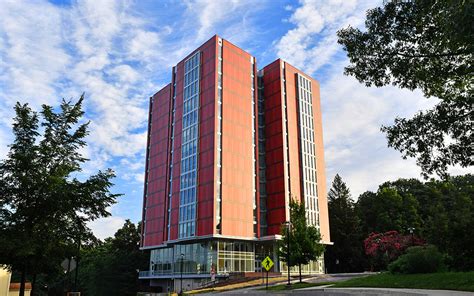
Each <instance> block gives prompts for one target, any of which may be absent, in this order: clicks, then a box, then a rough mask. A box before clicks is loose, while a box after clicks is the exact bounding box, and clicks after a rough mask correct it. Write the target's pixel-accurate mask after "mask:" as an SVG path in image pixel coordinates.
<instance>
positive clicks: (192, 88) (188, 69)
mask: <svg viewBox="0 0 474 296" xmlns="http://www.w3.org/2000/svg"><path fill="white" fill-rule="evenodd" d="M200 60H201V54H200V52H196V53H195V54H194V55H193V56H191V57H190V58H189V59H188V60H186V61H185V62H184V88H183V117H182V133H181V166H180V167H181V173H180V185H179V187H180V191H179V228H178V237H179V238H186V237H192V236H195V235H196V207H197V206H196V204H197V173H198V168H197V164H198V139H199V81H200Z"/></svg>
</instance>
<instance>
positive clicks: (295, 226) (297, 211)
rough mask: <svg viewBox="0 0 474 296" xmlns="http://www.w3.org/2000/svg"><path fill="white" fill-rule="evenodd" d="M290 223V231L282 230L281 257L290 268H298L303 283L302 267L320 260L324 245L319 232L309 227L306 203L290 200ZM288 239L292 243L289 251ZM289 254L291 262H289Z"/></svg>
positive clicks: (313, 227)
mask: <svg viewBox="0 0 474 296" xmlns="http://www.w3.org/2000/svg"><path fill="white" fill-rule="evenodd" d="M290 221H291V227H290V228H289V229H288V228H286V227H284V228H282V240H281V241H280V248H279V256H280V258H281V260H282V261H283V262H285V263H286V264H287V265H288V268H290V267H292V266H298V270H299V275H300V282H302V276H301V267H302V265H305V264H309V263H310V261H313V260H316V259H318V258H319V257H320V256H321V255H322V254H323V253H324V245H323V244H321V235H320V233H319V230H318V229H317V228H316V227H315V226H313V225H308V222H307V217H306V207H305V205H304V203H299V202H298V201H296V200H294V199H290ZM288 239H289V241H290V248H289V250H288V244H287V242H288ZM288 252H289V259H290V262H287V261H288V259H287V258H288Z"/></svg>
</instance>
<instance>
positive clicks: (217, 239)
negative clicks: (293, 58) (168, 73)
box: [140, 36, 329, 291]
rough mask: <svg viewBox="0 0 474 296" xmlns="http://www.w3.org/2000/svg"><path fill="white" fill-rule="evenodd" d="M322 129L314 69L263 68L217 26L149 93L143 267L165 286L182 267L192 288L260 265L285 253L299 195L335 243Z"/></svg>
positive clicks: (317, 269) (145, 274)
mask: <svg viewBox="0 0 474 296" xmlns="http://www.w3.org/2000/svg"><path fill="white" fill-rule="evenodd" d="M285 75H286V77H285ZM300 77H301V79H305V82H299V81H300V80H298V79H300ZM301 81H303V80H301ZM306 81H309V82H306ZM290 92H291V94H290ZM309 109H311V112H310V111H308V110H309ZM300 111H301V112H300ZM321 131H322V129H321V112H320V107H319V89H318V85H317V82H316V81H315V80H313V79H311V78H310V77H309V76H307V75H305V74H303V73H302V72H300V71H298V70H297V69H295V68H293V67H291V66H290V65H288V64H286V63H284V62H283V61H280V60H277V61H276V62H274V63H272V64H270V65H269V66H267V67H265V68H264V69H263V70H262V71H260V74H259V75H257V65H256V60H255V58H254V57H253V56H252V55H250V54H249V53H247V52H245V51H244V50H242V49H240V48H238V47H236V46H235V45H233V44H231V43H230V42H228V41H226V40H224V39H221V38H220V37H218V36H214V37H212V38H211V39H210V40H208V41H207V42H205V43H204V44H203V45H202V46H200V47H199V48H197V49H196V50H194V51H193V52H191V54H189V55H188V56H187V57H186V58H185V59H183V60H182V61H180V62H179V63H178V64H177V65H176V66H175V67H173V69H172V77H171V83H170V84H168V85H166V86H165V87H164V88H163V89H161V90H160V91H158V92H157V93H156V94H155V95H154V96H153V97H152V98H151V99H150V113H149V127H148V144H147V145H148V146H147V161H146V174H145V179H146V182H145V188H144V200H143V229H142V241H141V248H142V249H148V250H150V251H151V255H150V269H149V270H148V271H144V272H141V273H140V278H141V279H148V280H150V285H151V286H159V287H161V288H162V289H163V290H164V291H166V290H173V285H177V282H175V281H174V279H175V278H177V277H178V275H179V277H180V275H181V271H183V277H184V279H185V284H184V287H185V288H186V287H190V288H192V287H195V286H196V285H199V284H200V283H201V282H202V281H209V278H210V276H211V273H215V274H216V276H217V277H222V276H228V274H229V273H233V272H255V271H260V270H261V267H260V261H261V260H262V259H263V258H264V257H265V256H267V255H270V256H271V257H272V258H273V259H274V261H275V262H277V263H278V262H279V260H278V256H277V252H276V241H277V240H278V239H280V238H281V237H280V235H279V234H280V228H281V225H282V224H283V223H284V222H285V221H286V220H288V200H289V198H290V196H296V197H297V198H304V200H305V204H307V205H308V215H309V216H308V217H309V219H310V221H311V223H313V224H314V225H317V226H318V227H320V229H321V233H322V234H323V241H324V242H328V241H329V231H328V221H327V219H328V218H327V201H326V192H325V190H326V189H325V180H324V159H323V146H322V134H321ZM311 134H312V136H311ZM320 261H321V260H320ZM310 265H311V264H310ZM181 266H182V267H183V268H182V269H181ZM282 269H284V265H281V266H280V264H276V265H275V268H274V271H276V272H278V271H280V270H282ZM322 270H323V267H322V265H321V263H320V262H319V263H317V262H316V263H314V264H312V265H311V266H308V267H307V272H321V271H322Z"/></svg>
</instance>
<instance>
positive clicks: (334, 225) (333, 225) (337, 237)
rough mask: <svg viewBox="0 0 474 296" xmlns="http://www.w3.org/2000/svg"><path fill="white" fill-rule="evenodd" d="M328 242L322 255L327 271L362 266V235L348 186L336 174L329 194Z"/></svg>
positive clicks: (354, 268) (351, 269)
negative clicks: (329, 238) (329, 241)
mask: <svg viewBox="0 0 474 296" xmlns="http://www.w3.org/2000/svg"><path fill="white" fill-rule="evenodd" d="M328 209H329V228H330V232H331V241H332V242H334V245H332V246H328V247H327V250H326V253H325V254H324V257H325V261H326V268H327V269H328V271H329V272H331V273H333V272H355V271H361V270H363V268H364V261H365V256H364V252H363V251H364V246H363V243H362V242H363V239H364V237H365V236H364V235H362V234H361V229H360V220H359V217H358V216H357V213H356V210H355V206H354V202H353V201H352V199H351V194H350V191H349V188H347V186H346V183H344V181H343V180H342V178H341V177H340V176H339V175H338V174H337V175H336V176H335V177H334V181H333V183H332V187H331V189H330V190H329V193H328Z"/></svg>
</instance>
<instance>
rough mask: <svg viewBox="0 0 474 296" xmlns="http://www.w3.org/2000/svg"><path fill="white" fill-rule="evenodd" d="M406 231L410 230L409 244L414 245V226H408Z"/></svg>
mask: <svg viewBox="0 0 474 296" xmlns="http://www.w3.org/2000/svg"><path fill="white" fill-rule="evenodd" d="M408 231H409V232H410V235H411V246H412V247H413V245H415V238H414V237H413V236H414V231H415V228H414V227H408Z"/></svg>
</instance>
